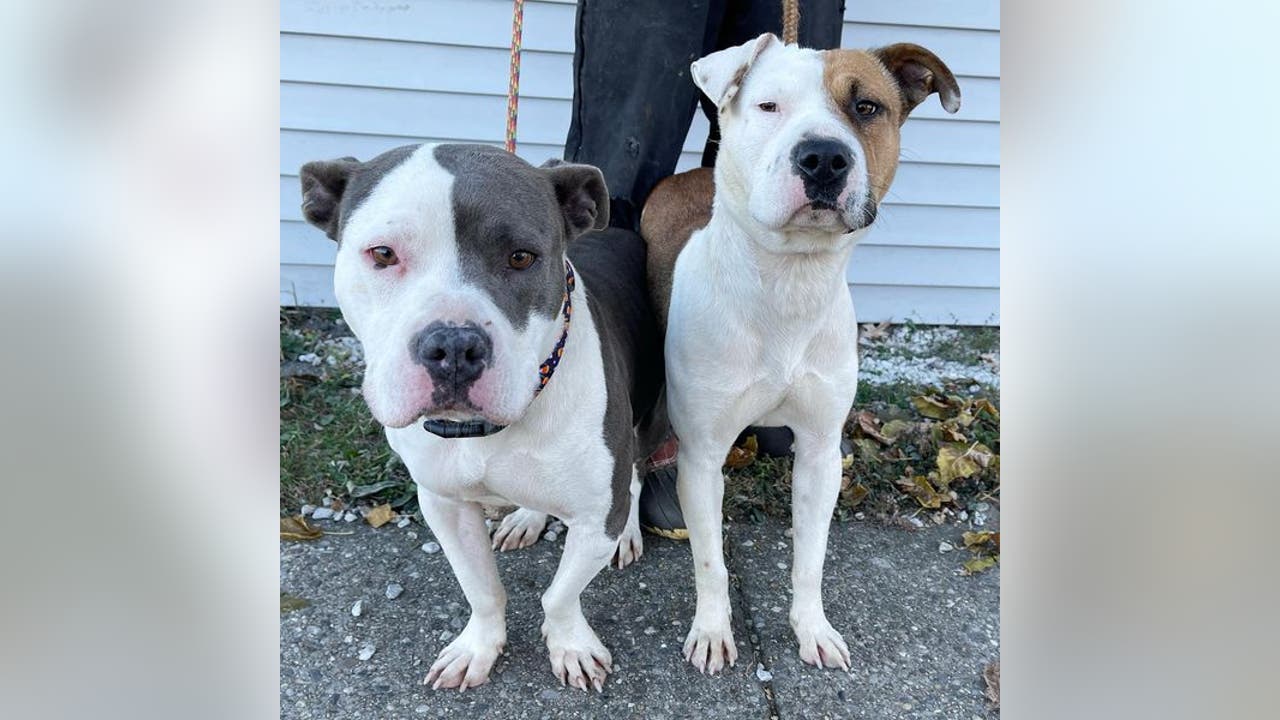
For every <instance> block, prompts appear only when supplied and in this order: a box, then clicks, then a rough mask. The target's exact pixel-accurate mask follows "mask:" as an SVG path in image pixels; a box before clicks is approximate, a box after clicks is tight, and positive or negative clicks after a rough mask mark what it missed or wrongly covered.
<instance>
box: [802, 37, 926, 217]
mask: <svg viewBox="0 0 1280 720" xmlns="http://www.w3.org/2000/svg"><path fill="white" fill-rule="evenodd" d="M822 64H823V70H822V82H823V84H824V85H826V87H827V93H828V94H829V95H830V96H831V99H832V101H833V102H834V103H835V105H836V108H838V109H839V110H840V112H841V113H843V114H844V116H845V118H846V119H847V120H848V121H849V126H850V127H851V128H853V132H854V133H855V134H856V135H857V136H858V140H859V141H861V143H862V148H863V150H864V151H865V152H866V154H867V175H868V179H869V180H870V182H871V191H872V195H873V196H874V197H875V200H876V202H877V203H879V202H880V200H881V199H882V198H883V197H884V194H885V192H887V191H888V189H889V185H890V184H891V183H892V182H893V176H894V174H895V173H896V172H897V170H898V148H899V145H898V142H899V136H900V132H901V127H902V123H903V122H905V121H906V119H907V112H908V111H909V108H906V107H904V105H903V99H902V93H901V92H900V91H899V89H898V84H897V81H896V80H895V79H894V78H893V76H892V75H890V74H889V72H888V71H887V70H886V69H885V67H884V65H883V64H881V62H880V61H879V60H878V59H877V58H876V57H875V56H873V55H872V54H871V53H869V52H867V51H865V50H827V51H825V52H823V54H822ZM862 100H870V101H871V102H874V103H876V104H877V105H879V106H880V107H881V108H882V110H881V111H880V112H879V113H877V114H876V115H875V116H874V117H872V118H870V119H866V120H864V119H862V118H859V117H858V116H857V115H856V114H855V112H854V106H855V105H856V104H857V103H858V102H859V101H862Z"/></svg>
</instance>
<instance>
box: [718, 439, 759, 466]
mask: <svg viewBox="0 0 1280 720" xmlns="http://www.w3.org/2000/svg"><path fill="white" fill-rule="evenodd" d="M759 451H760V443H759V442H758V441H757V440H756V436H755V435H748V436H747V439H746V440H744V441H743V443H742V445H734V446H733V447H731V448H729V455H728V457H726V458H725V459H724V464H725V465H726V466H728V467H730V468H732V469H734V470H741V469H742V468H744V467H746V466H748V465H750V464H751V463H752V462H754V461H755V459H756V453H758V452H759Z"/></svg>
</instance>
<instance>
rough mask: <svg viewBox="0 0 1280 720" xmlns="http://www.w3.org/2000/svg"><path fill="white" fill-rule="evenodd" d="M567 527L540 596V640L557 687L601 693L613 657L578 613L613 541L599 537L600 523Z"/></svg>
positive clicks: (614, 544) (572, 523)
mask: <svg viewBox="0 0 1280 720" xmlns="http://www.w3.org/2000/svg"><path fill="white" fill-rule="evenodd" d="M568 525H569V534H568V535H567V536H566V537H565V541H564V555H562V556H561V557H560V567H559V568H557V569H556V576H555V578H553V579H552V580H551V585H550V586H549V587H548V588H547V591H546V592H545V593H543V595H542V609H543V611H544V612H545V613H546V619H545V620H544V621H543V623H542V637H543V638H545V639H546V641H547V650H548V651H549V652H550V654H551V671H552V672H554V673H555V675H556V677H557V678H559V679H560V684H562V685H563V684H566V683H567V684H569V685H572V686H573V687H576V688H580V689H582V690H586V689H587V684H588V683H590V684H591V685H592V686H593V687H595V689H596V692H602V691H603V689H604V680H605V677H607V676H608V674H609V673H610V672H612V671H613V656H612V655H610V654H609V650H608V648H606V647H605V646H604V643H602V642H600V638H599V637H597V636H596V633H595V631H594V630H592V629H591V625H589V624H588V623H587V618H586V617H585V616H583V614H582V591H583V590H585V589H586V587H587V584H588V583H590V582H591V579H592V578H594V577H595V576H596V575H597V574H598V573H599V572H600V571H601V570H603V569H604V566H605V565H608V564H609V560H610V559H611V558H612V557H613V554H614V552H615V551H616V550H617V547H618V540H617V538H610V537H609V536H608V535H607V534H605V531H604V522H603V518H595V519H590V520H575V521H569V522H568Z"/></svg>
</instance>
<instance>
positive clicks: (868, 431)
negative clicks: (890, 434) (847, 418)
mask: <svg viewBox="0 0 1280 720" xmlns="http://www.w3.org/2000/svg"><path fill="white" fill-rule="evenodd" d="M854 420H855V421H856V424H857V426H858V429H859V430H861V431H862V434H863V435H866V436H867V437H869V438H871V439H872V440H875V441H877V442H880V443H883V444H885V445H891V444H893V441H892V440H890V439H889V438H887V437H885V436H884V434H883V433H881V432H880V428H878V427H876V416H875V415H872V414H871V413H869V412H867V411H866V410H863V411H861V412H859V413H858V414H857V415H855V416H854Z"/></svg>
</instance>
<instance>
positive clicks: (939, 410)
mask: <svg viewBox="0 0 1280 720" xmlns="http://www.w3.org/2000/svg"><path fill="white" fill-rule="evenodd" d="M911 404H912V405H915V406H916V411H918V412H919V413H920V414H921V415H923V416H925V417H927V418H933V419H934V420H946V419H947V418H949V417H951V416H952V415H954V414H955V410H954V408H952V407H951V405H950V401H949V400H947V399H945V398H942V397H940V396H938V395H917V396H915V397H913V398H911Z"/></svg>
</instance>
